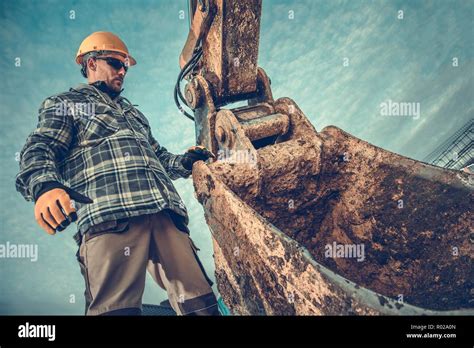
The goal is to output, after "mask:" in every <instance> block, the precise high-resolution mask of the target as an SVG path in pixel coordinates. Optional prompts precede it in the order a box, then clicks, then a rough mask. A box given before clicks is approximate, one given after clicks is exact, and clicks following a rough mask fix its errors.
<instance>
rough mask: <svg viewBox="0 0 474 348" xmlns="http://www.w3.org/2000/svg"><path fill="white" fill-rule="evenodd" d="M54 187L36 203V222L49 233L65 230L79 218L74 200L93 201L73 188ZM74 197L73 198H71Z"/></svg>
mask: <svg viewBox="0 0 474 348" xmlns="http://www.w3.org/2000/svg"><path fill="white" fill-rule="evenodd" d="M68 191H69V194H68V192H66V190H64V189H62V188H54V189H52V190H49V191H47V192H45V193H43V194H42V195H41V196H40V197H39V198H38V200H37V201H36V204H35V219H36V222H37V223H38V224H39V225H40V226H41V228H42V229H44V230H45V231H46V232H47V233H48V234H51V235H54V234H56V231H63V230H64V229H65V228H66V227H67V226H68V225H69V224H70V223H71V222H74V221H76V220H77V213H76V209H75V208H74V200H76V201H78V202H81V203H92V200H91V199H90V198H88V197H86V196H84V195H81V194H80V193H78V192H75V191H73V190H71V189H69V190H68ZM71 198H72V199H71Z"/></svg>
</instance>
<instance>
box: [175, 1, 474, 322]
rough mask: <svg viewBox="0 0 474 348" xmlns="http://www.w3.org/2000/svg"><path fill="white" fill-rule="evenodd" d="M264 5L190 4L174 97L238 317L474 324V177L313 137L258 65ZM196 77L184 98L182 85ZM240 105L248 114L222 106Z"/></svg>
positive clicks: (331, 137)
mask: <svg viewBox="0 0 474 348" xmlns="http://www.w3.org/2000/svg"><path fill="white" fill-rule="evenodd" d="M261 11H262V1H261V0H239V1H225V0H202V1H195V0H194V1H190V15H191V18H192V21H191V27H190V31H189V35H188V39H187V41H186V45H185V47H184V48H183V51H182V53H181V56H180V66H181V68H182V70H181V73H180V76H179V78H178V83H177V87H176V89H175V99H176V101H177V104H178V105H180V103H179V100H178V98H179V99H180V100H181V102H183V103H184V104H185V105H186V106H187V107H188V108H190V109H191V110H192V114H193V115H191V114H189V113H187V112H185V111H184V109H183V108H182V107H181V105H180V108H181V110H182V111H183V113H185V114H186V115H187V116H188V117H189V118H191V119H193V120H194V125H195V132H196V142H197V144H198V145H203V146H206V147H207V148H208V149H210V150H211V151H212V152H213V153H215V154H217V157H216V158H215V159H211V160H210V162H209V163H207V164H206V163H203V162H197V163H195V165H194V168H193V180H194V187H195V191H196V195H197V198H198V200H199V202H200V203H201V204H202V205H203V207H204V212H205V218H206V222H207V224H208V226H209V229H210V231H211V233H212V237H213V243H214V255H215V256H214V257H215V264H216V278H217V284H218V288H219V292H220V293H221V295H222V297H223V299H224V302H225V303H226V305H227V306H228V307H229V308H230V309H231V310H232V311H233V312H234V313H236V314H280V315H288V314H333V315H334V314H461V313H462V314H471V315H472V314H473V313H474V311H473V307H474V301H473V299H472V293H473V284H472V279H474V274H473V269H474V267H473V252H472V251H473V242H474V240H473V235H472V233H471V231H472V218H473V216H472V198H473V195H472V193H473V180H472V179H473V175H472V174H468V173H465V172H461V171H455V170H447V169H443V168H440V167H436V166H432V165H429V164H426V163H423V162H419V161H416V160H413V159H410V158H406V157H404V156H401V155H398V154H395V153H392V152H389V151H386V150H384V149H382V148H379V147H376V146H374V145H372V144H369V143H367V142H365V141H363V140H360V139H358V138H356V137H354V136H352V135H350V134H348V133H346V132H344V131H343V130H341V129H339V128H337V127H334V126H330V127H326V128H324V129H323V130H322V131H320V132H317V131H316V129H315V128H314V127H313V125H312V124H311V123H310V121H309V120H308V118H307V117H306V116H305V114H304V113H303V112H302V111H301V109H300V108H299V107H298V105H296V103H295V102H294V101H293V100H291V99H289V98H280V99H278V100H274V99H273V96H272V91H271V84H270V79H269V78H268V76H267V75H266V73H265V71H264V70H263V69H262V68H261V67H258V65H257V59H258V44H259V31H260V16H261ZM184 79H185V80H187V84H186V86H185V89H184V95H183V94H182V92H181V87H180V82H181V81H182V80H184ZM236 101H245V102H246V104H247V105H246V106H243V107H238V108H226V106H228V105H229V104H231V103H233V102H236Z"/></svg>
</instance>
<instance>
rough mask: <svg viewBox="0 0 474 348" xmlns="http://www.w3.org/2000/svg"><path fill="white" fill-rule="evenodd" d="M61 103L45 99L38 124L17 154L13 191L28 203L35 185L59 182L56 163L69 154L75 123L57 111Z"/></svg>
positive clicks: (31, 198) (58, 100)
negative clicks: (18, 161) (16, 169)
mask: <svg viewBox="0 0 474 348" xmlns="http://www.w3.org/2000/svg"><path fill="white" fill-rule="evenodd" d="M58 103H62V101H61V100H60V98H58V97H51V98H47V99H45V100H44V101H43V103H42V104H41V106H40V109H39V116H38V124H37V126H36V129H35V130H34V131H33V132H31V133H30V135H29V136H28V137H27V139H26V143H25V145H24V146H23V148H22V150H21V152H20V172H19V173H18V174H17V176H16V180H15V186H16V190H17V191H18V192H20V193H21V194H22V196H23V197H24V198H25V199H26V200H27V201H32V200H33V199H34V198H35V193H37V192H38V188H37V187H36V186H37V185H41V184H43V183H46V182H51V181H56V182H61V179H60V175H59V174H58V171H57V166H56V164H57V162H58V161H59V160H61V159H62V158H64V157H65V156H66V155H67V152H68V151H69V146H70V144H71V141H72V137H73V130H74V122H73V120H72V118H71V116H69V115H67V114H66V115H65V114H64V112H58V111H60V110H63V109H64V108H60V107H58V106H59V105H60V104H58Z"/></svg>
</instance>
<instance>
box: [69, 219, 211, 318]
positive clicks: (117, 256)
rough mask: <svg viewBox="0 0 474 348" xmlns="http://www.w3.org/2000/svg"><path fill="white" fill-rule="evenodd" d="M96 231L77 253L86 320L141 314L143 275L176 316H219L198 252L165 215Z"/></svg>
mask: <svg viewBox="0 0 474 348" xmlns="http://www.w3.org/2000/svg"><path fill="white" fill-rule="evenodd" d="M94 227H95V228H93V229H91V230H90V231H88V232H87V233H86V234H85V235H84V237H83V239H82V243H81V245H80V248H79V251H78V261H79V264H80V266H81V273H82V274H83V276H84V279H85V283H86V291H85V297H86V315H100V314H107V313H108V312H112V311H117V310H120V309H129V308H135V309H136V308H139V309H141V304H142V296H143V291H144V288H145V276H146V270H148V272H149V273H150V274H151V276H152V277H153V279H154V280H155V282H156V283H157V284H158V285H159V286H160V287H161V288H163V289H164V290H166V292H167V294H168V299H169V301H170V304H171V306H172V307H173V309H174V310H175V312H176V313H177V314H178V315H187V314H194V315H200V314H202V315H212V314H217V315H218V313H217V312H218V310H217V301H216V297H215V295H214V293H213V292H212V288H211V286H212V282H211V281H210V279H209V278H208V277H207V275H206V273H205V271H204V268H203V267H202V264H201V262H200V261H199V258H198V256H197V250H198V249H197V248H196V246H195V245H194V243H193V241H192V240H191V238H190V237H189V235H188V234H187V233H184V232H182V231H180V230H178V229H177V228H176V226H175V224H174V223H173V221H172V220H171V218H170V215H169V213H168V212H167V211H166V210H164V211H161V212H159V213H157V214H151V215H143V216H138V217H132V218H130V219H126V220H125V221H110V222H105V223H103V224H100V225H98V226H94Z"/></svg>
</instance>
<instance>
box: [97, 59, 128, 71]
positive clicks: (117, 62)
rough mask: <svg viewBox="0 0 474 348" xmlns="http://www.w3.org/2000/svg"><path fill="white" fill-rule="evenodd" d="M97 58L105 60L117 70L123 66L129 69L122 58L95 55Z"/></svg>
mask: <svg viewBox="0 0 474 348" xmlns="http://www.w3.org/2000/svg"><path fill="white" fill-rule="evenodd" d="M95 59H100V60H105V61H106V62H107V64H109V65H110V66H111V67H112V68H114V69H115V70H120V69H121V68H124V69H125V72H127V70H128V65H126V64H125V63H124V62H122V61H121V60H120V59H117V58H112V57H95Z"/></svg>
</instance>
